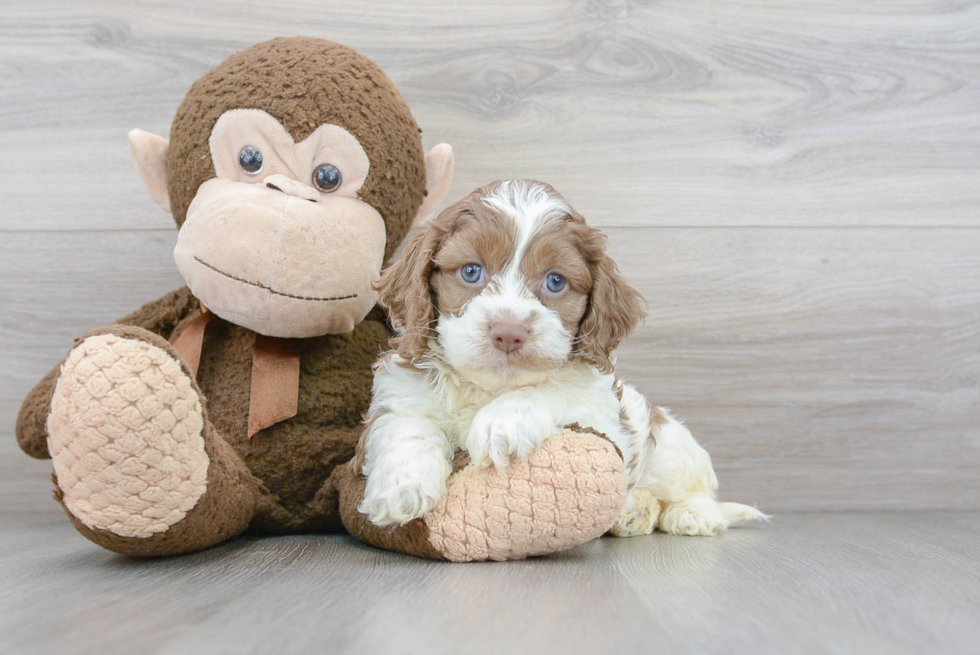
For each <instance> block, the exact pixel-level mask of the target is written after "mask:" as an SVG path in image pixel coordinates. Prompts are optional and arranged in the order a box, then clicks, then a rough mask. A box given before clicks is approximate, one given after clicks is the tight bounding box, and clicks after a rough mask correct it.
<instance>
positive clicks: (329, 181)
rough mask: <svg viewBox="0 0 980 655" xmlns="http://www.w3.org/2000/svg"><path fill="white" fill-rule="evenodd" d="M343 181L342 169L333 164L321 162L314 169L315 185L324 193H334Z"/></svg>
mask: <svg viewBox="0 0 980 655" xmlns="http://www.w3.org/2000/svg"><path fill="white" fill-rule="evenodd" d="M343 181H344V177H343V176H342V175H341V174H340V169H339V168H337V167H336V166H334V165H333V164H320V165H319V166H317V167H316V170H314V171H313V186H315V187H316V188H317V189H319V190H320V191H322V192H323V193H333V192H334V191H336V190H337V189H339V188H340V185H341V183H342V182H343Z"/></svg>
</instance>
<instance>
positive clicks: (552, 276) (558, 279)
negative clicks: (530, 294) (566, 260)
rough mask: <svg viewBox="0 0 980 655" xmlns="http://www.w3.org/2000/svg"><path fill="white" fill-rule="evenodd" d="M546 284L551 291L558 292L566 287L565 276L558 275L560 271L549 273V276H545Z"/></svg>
mask: <svg viewBox="0 0 980 655" xmlns="http://www.w3.org/2000/svg"><path fill="white" fill-rule="evenodd" d="M544 286H545V287H547V289H548V291H550V292H551V293H558V292H559V291H561V290H562V289H564V288H565V278H563V277H562V276H560V275H558V273H549V274H548V277H547V278H545V281H544Z"/></svg>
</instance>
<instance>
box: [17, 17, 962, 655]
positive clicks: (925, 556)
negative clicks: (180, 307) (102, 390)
mask: <svg viewBox="0 0 980 655" xmlns="http://www.w3.org/2000/svg"><path fill="white" fill-rule="evenodd" d="M0 16H2V18H0V310H2V311H0V362H3V364H2V365H0V653H7V652H12V653H17V652H32V651H33V652H39V653H40V652H44V653H49V652H81V653H88V652H91V653H103V652H121V651H143V650H147V649H146V648H144V647H143V645H146V644H149V645H151V646H152V648H151V649H150V650H155V651H157V652H180V653H187V652H195V651H205V650H207V651H208V652H225V651H227V652H235V653H243V652H269V651H272V652H279V651H280V650H281V648H280V645H281V644H282V643H283V642H284V640H286V639H287V634H288V635H292V640H293V642H294V643H293V644H292V645H293V646H295V647H296V649H297V650H298V649H300V647H302V648H303V649H306V650H310V651H315V652H324V651H330V652H337V651H351V652H354V651H357V652H362V653H378V652H380V653H384V652H393V653H395V652H398V653H401V652H423V651H424V652H427V653H438V652H449V651H453V652H461V653H462V652H467V653H469V652H481V651H486V652H491V651H492V652H495V653H497V652H531V651H534V652H536V653H543V652H557V651H562V650H563V651H566V652H600V651H601V652H657V651H664V652H675V653H684V652H718V653H736V652H750V651H751V652H779V653H795V652H815V653H826V652H841V653H845V652H853V653H872V652H888V653H903V652H921V653H938V652H945V653H956V652H963V653H966V652H973V653H976V652H978V647H977V646H976V644H977V643H980V640H978V637H980V634H978V629H977V628H976V627H975V624H976V623H977V622H978V621H977V619H976V617H977V616H980V611H978V610H980V579H978V575H980V572H978V565H977V561H978V554H980V553H978V550H977V546H976V544H977V543H978V540H977V537H978V536H980V535H978V531H980V519H978V514H977V510H980V2H976V1H961V0H896V1H887V2H885V1H876V2H870V1H869V2H852V1H849V0H799V1H794V2H784V1H782V0H757V1H755V2H751V3H746V2H713V1H711V0H663V1H652V0H650V1H643V0H539V1H535V0H497V1H495V2H487V1H485V0H481V1H479V2H478V1H463V0H418V1H416V0H412V1H411V2H408V1H407V0H393V1H381V0H365V1H361V0H359V1H357V2H347V3H336V2H323V0H290V1H288V2H267V1H260V0H210V1H207V2H204V1H201V2H192V1H190V0H148V1H144V2H139V3H133V2H128V1H125V0H106V1H100V2H83V1H79V0H32V1H31V2H14V0H0ZM297 34H303V35H312V36H319V37H325V38H330V39H333V40H337V41H340V42H343V43H346V44H349V45H352V46H354V47H356V48H358V49H359V50H361V51H362V52H364V53H365V54H367V55H368V56H370V57H372V58H374V59H375V60H376V61H377V62H378V63H379V64H381V66H382V67H383V68H384V69H385V70H386V71H387V72H388V73H389V75H390V76H391V78H392V79H393V80H394V82H395V83H396V85H397V86H398V87H399V88H400V89H401V91H402V94H403V95H404V97H405V98H406V100H407V101H408V103H409V105H410V106H411V107H412V110H413V112H414V114H415V116H416V118H417V119H418V122H419V124H420V125H421V127H422V128H423V130H424V133H423V141H424V143H425V145H426V146H427V147H430V146H432V145H435V144H436V143H439V142H441V141H445V142H448V143H451V144H452V145H453V146H454V149H455V152H456V162H457V173H456V177H455V181H454V183H453V186H452V188H451V190H450V194H449V195H450V199H451V200H455V199H457V198H459V197H461V196H462V195H464V194H465V193H467V192H468V191H470V190H472V189H473V188H474V187H476V186H479V185H483V184H485V183H487V182H489V181H491V180H493V179H497V178H506V177H520V176H527V177H533V178H537V179H541V180H545V181H547V182H550V183H552V184H554V185H555V186H556V187H557V188H558V189H559V190H560V191H561V192H562V193H564V194H565V195H566V197H567V198H568V199H569V200H570V201H571V202H572V204H573V205H574V206H575V207H576V208H577V209H579V210H580V211H581V212H582V213H583V214H584V215H585V216H586V218H587V219H588V220H589V222H590V223H592V224H594V225H596V226H599V227H601V228H603V229H604V230H605V231H606V232H607V233H608V235H609V239H610V245H611V248H612V252H613V254H614V255H615V257H616V258H617V260H618V261H619V262H620V264H621V267H622V269H623V270H624V272H625V273H626V274H627V276H628V277H629V278H630V279H631V280H632V281H633V283H634V284H635V285H636V286H637V287H638V288H639V289H640V290H641V291H642V292H643V293H644V295H645V296H646V297H647V299H648V301H649V305H650V318H649V320H648V321H647V324H646V326H645V327H644V328H643V329H641V330H640V331H639V332H638V333H637V334H636V335H635V336H634V337H633V338H632V339H631V340H630V341H629V342H628V343H627V344H625V345H624V346H623V348H622V349H621V352H620V369H621V373H622V374H623V375H624V377H626V378H627V379H628V380H630V381H631V382H633V383H635V384H636V385H637V387H638V388H639V389H640V390H641V391H642V392H644V393H645V394H647V395H648V397H649V398H650V399H651V400H652V401H654V402H657V403H659V404H663V405H666V406H668V407H671V408H673V409H674V411H675V413H676V414H677V415H678V416H679V417H680V418H682V419H684V420H685V421H686V423H687V424H688V425H689V426H690V427H691V428H692V430H693V432H694V434H695V436H697V437H698V438H699V439H700V441H701V442H702V443H704V444H705V445H706V446H707V448H708V449H709V450H710V452H711V454H712V457H713V459H714V462H715V466H716V468H717V470H718V473H719V477H720V479H721V482H722V491H723V494H724V495H725V496H727V497H728V498H731V499H733V500H741V501H744V502H750V503H756V504H758V505H759V507H760V508H762V509H765V510H766V511H771V512H774V513H776V515H777V520H776V522H775V523H773V524H772V525H771V526H767V527H762V528H752V529H748V530H740V531H736V532H732V533H730V534H727V535H725V536H723V537H722V538H720V539H709V540H700V539H694V540H685V539H671V538H667V537H662V536H659V537H653V538H650V539H640V540H634V541H628V542H623V541H610V540H603V541H599V542H596V543H593V544H590V545H587V546H585V547H583V548H580V549H578V550H576V551H573V552H571V553H567V554H563V555H560V556H557V557H554V558H550V559H545V560H536V561H532V562H526V563H515V564H506V565H485V566H484V565H480V566H459V567H457V566H447V565H438V564H431V563H425V562H417V561H412V560H408V559H405V558H401V557H396V556H393V555H388V554H384V553H379V552H375V551H371V550H366V549H364V548H362V547H360V546H357V545H355V544H352V543H351V542H350V541H349V540H347V539H344V538H340V537H336V538H316V537H295V538H288V539H270V540H262V541H246V542H242V543H236V544H232V545H228V546H226V547H222V548H219V549H216V550H213V551H209V552H207V553H203V554H199V555H195V556H192V557H187V558H181V559H174V560H166V561H158V562H135V561H130V560H124V559H120V558H117V557H114V556H112V555H110V554H108V553H105V552H102V551H100V550H99V549H98V548H96V547H94V546H92V545H90V544H88V543H87V542H85V541H84V540H82V539H81V538H80V537H78V536H77V535H75V533H74V532H73V531H72V530H71V528H70V527H69V525H68V524H67V522H66V521H65V520H64V518H63V517H62V516H61V515H60V514H59V513H58V509H57V507H56V506H55V505H54V503H53V501H52V500H51V498H50V482H49V480H48V476H49V475H50V471H51V467H50V463H49V462H38V461H32V460H28V459H27V458H26V457H25V456H23V455H22V454H21V453H20V452H19V451H18V450H17V447H16V444H15V443H14V438H13V423H14V419H15V416H16V413H17V409H18V407H19V404H20V402H21V400H22V399H23V397H24V395H25V394H26V393H27V391H28V390H29V389H30V388H31V386H32V385H33V384H34V383H35V382H36V381H37V380H38V379H39V378H40V377H41V376H42V375H44V373H46V372H47V371H48V370H49V368H50V367H51V366H52V365H53V364H54V363H55V362H57V361H58V360H59V359H60V357H61V356H62V355H63V354H64V353H65V351H66V350H67V349H68V348H69V346H70V345H71V343H72V340H73V339H74V338H75V337H76V336H78V335H80V334H81V333H83V332H84V331H86V330H88V329H90V328H93V327H97V326H100V325H104V324H106V323H109V322H111V321H113V320H114V319H115V318H118V317H119V316H122V315H125V314H127V313H129V312H130V311H132V310H133V309H135V308H136V307H138V306H139V305H140V304H142V303H143V302H146V301H148V300H151V299H153V298H156V297H158V296H160V295H162V294H163V293H165V292H167V291H169V290H171V289H174V288H176V287H178V286H180V285H181V284H182V281H181V279H180V277H179V275H178V274H177V272H176V269H175V267H174V263H173V258H172V249H173V245H174V242H175V240H176V233H175V231H174V228H173V223H172V221H171V220H170V218H169V217H168V216H167V215H166V214H164V213H162V212H160V211H159V210H158V209H157V208H156V207H155V205H154V204H153V203H152V201H151V200H150V199H149V198H148V197H147V195H146V193H145V192H144V190H143V189H142V188H141V186H140V184H139V181H138V179H137V177H136V175H135V173H134V171H133V167H132V164H131V162H130V158H129V152H128V146H127V143H126V133H127V131H128V130H129V129H130V128H133V127H140V128H143V129H147V130H150V131H154V132H157V133H160V134H163V135H166V134H167V132H168V129H169V125H170V121H171V119H172V117H173V114H174V111H175V109H176V107H177V105H178V104H179V102H180V100H181V98H182V97H183V94H184V93H185V92H186V91H187V89H188V87H189V86H190V84H191V83H192V82H193V81H194V80H195V79H197V78H198V77H199V76H200V75H202V74H203V73H204V72H205V71H207V70H208V69H209V68H210V67H211V66H213V65H215V64H217V63H218V62H220V61H221V60H222V59H224V58H225V57H226V56H228V55H229V54H231V53H232V52H234V51H236V50H239V49H242V48H244V47H247V46H248V45H250V44H252V43H255V42H257V41H261V40H264V39H267V38H271V37H274V36H280V35H297ZM909 510H915V511H913V512H909ZM800 511H809V512H816V513H810V514H796V513H794V512H800ZM832 511H843V513H840V514H834V513H828V512H832ZM532 625H533V626H538V627H537V629H535V628H532ZM335 645H339V646H342V648H339V649H337V650H336V651H335V650H333V647H334V646H335ZM617 647H620V648H619V649H618V651H617V650H616V649H617Z"/></svg>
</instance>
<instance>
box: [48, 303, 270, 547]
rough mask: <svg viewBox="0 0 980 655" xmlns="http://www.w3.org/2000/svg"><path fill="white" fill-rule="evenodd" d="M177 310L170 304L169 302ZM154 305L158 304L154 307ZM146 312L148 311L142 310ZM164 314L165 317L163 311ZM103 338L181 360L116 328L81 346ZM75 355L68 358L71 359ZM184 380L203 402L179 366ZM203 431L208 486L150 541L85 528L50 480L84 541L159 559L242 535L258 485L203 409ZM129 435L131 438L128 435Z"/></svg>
mask: <svg viewBox="0 0 980 655" xmlns="http://www.w3.org/2000/svg"><path fill="white" fill-rule="evenodd" d="M183 297H184V294H182V293H180V292H175V293H172V294H168V296H166V297H165V298H164V300H169V301H176V302H177V303H180V302H181V300H182V299H183ZM165 304H167V305H169V306H171V307H172V306H173V305H172V304H171V303H169V302H168V303H165ZM154 305H156V304H154ZM156 309H159V307H144V308H143V310H140V311H139V312H135V313H134V314H131V315H130V317H128V318H136V319H137V320H138V319H139V318H153V317H159V316H160V315H161V312H159V311H155V310H156ZM144 310H147V311H144ZM163 314H166V312H163ZM101 335H112V336H114V337H120V338H122V339H124V340H126V341H132V342H136V343H141V342H145V343H146V344H149V345H150V346H152V347H154V348H156V349H159V350H160V351H162V352H163V353H165V354H166V355H167V356H168V357H169V358H171V360H172V361H179V359H178V355H177V353H176V351H174V350H173V348H172V346H171V345H170V344H169V343H167V341H165V340H164V339H162V338H161V337H159V336H157V335H156V334H154V333H152V332H149V331H147V330H144V329H142V328H138V327H131V326H123V325H113V326H109V327H105V328H100V329H98V330H93V331H92V332H89V333H88V334H86V335H85V336H84V337H83V338H82V339H80V340H79V342H78V343H84V342H85V341H86V340H88V339H90V338H97V337H99V336H101ZM70 357H71V353H69V358H70ZM180 367H181V371H182V374H183V376H184V378H185V381H184V382H183V383H178V384H180V386H184V385H185V384H186V385H189V387H190V389H192V390H193V391H194V393H196V394H197V395H198V396H199V397H200V395H201V391H200V388H199V387H198V385H197V383H196V382H194V380H193V379H192V378H191V377H190V370H189V369H188V368H187V366H186V364H184V363H183V362H180ZM202 416H203V424H204V429H203V431H202V434H201V438H202V441H203V444H204V453H203V454H204V456H205V457H206V459H207V460H208V462H209V464H208V467H207V482H206V489H205V491H204V494H203V495H202V496H201V497H200V498H198V500H197V502H196V503H195V504H194V506H193V507H192V508H190V509H189V510H188V511H187V512H186V513H185V516H184V517H183V518H182V519H181V520H179V521H178V522H177V523H175V524H173V525H170V526H169V527H168V528H167V529H166V530H165V531H163V532H157V533H153V534H151V535H149V536H146V537H138V536H126V535H120V534H116V533H115V532H113V531H111V530H105V529H99V528H98V527H91V526H89V525H86V524H85V522H83V521H82V519H81V518H79V517H78V516H76V515H75V514H74V513H73V512H72V510H71V509H70V508H69V507H68V506H67V504H66V502H65V494H64V492H63V490H62V486H61V483H60V481H59V478H58V475H57V473H55V474H54V475H52V480H53V481H54V483H55V494H54V495H55V499H56V500H58V502H60V503H61V504H62V506H63V507H64V509H65V512H66V514H67V515H68V518H69V520H70V521H71V523H72V524H73V525H74V526H75V528H76V529H77V530H78V531H79V532H80V533H81V534H82V535H83V536H85V537H86V538H88V539H89V540H91V541H92V542H94V543H96V544H99V545H100V546H102V547H104V548H107V549H109V550H112V551H114V552H117V553H120V554H123V555H136V556H158V555H176V554H180V553H188V552H192V551H195V550H200V549H202V548H207V547H209V546H213V545H215V544H218V543H221V542H223V541H226V540H228V539H230V538H231V537H234V536H235V535H238V534H241V533H242V532H243V531H244V530H245V529H246V528H247V527H248V525H249V522H250V520H251V518H252V514H253V512H254V508H255V505H256V501H257V498H258V496H259V485H258V483H257V481H256V480H255V478H254V477H253V476H252V475H251V473H250V472H249V470H248V469H247V468H246V466H245V465H244V463H243V462H242V461H241V459H240V458H239V457H238V456H237V455H236V454H235V452H234V451H233V450H232V449H231V448H230V447H229V446H228V444H227V443H225V441H224V440H223V439H221V437H220V436H219V435H218V434H217V433H216V431H215V430H214V428H213V426H212V425H211V423H210V421H208V419H207V410H206V408H203V407H202ZM130 436H131V435H130Z"/></svg>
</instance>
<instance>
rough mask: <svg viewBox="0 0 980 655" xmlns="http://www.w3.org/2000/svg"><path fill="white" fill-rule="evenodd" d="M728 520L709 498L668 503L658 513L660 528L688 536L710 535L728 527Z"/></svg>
mask: <svg viewBox="0 0 980 655" xmlns="http://www.w3.org/2000/svg"><path fill="white" fill-rule="evenodd" d="M728 525H729V523H728V520H727V519H726V518H725V515H724V514H723V513H722V511H721V508H720V507H719V506H718V503H717V502H715V501H714V500H713V499H711V498H695V499H689V500H686V501H682V502H677V503H669V504H668V505H667V507H665V508H664V511H663V513H662V514H661V515H660V530H661V531H662V532H666V533H668V534H676V535H682V536H688V537H710V536H711V535H715V534H718V533H719V532H724V531H725V530H727V529H728Z"/></svg>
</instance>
